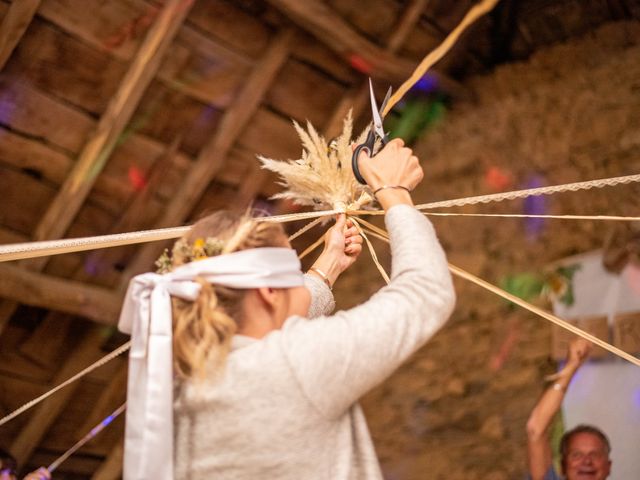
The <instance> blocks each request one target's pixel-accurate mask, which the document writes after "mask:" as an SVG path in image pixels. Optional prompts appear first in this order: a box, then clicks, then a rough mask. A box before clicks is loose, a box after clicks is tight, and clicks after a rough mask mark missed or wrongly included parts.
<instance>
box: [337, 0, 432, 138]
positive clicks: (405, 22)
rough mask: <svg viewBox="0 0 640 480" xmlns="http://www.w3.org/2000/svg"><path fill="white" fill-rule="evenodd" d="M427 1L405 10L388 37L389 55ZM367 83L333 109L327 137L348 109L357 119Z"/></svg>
mask: <svg viewBox="0 0 640 480" xmlns="http://www.w3.org/2000/svg"><path fill="white" fill-rule="evenodd" d="M428 2H429V0H414V1H413V2H411V4H410V5H409V6H408V7H407V8H406V9H405V11H404V12H403V14H402V17H401V18H400V21H399V22H398V25H397V26H396V28H394V29H393V33H392V34H391V36H390V37H389V42H388V45H387V48H386V50H387V51H388V52H389V53H395V52H397V51H398V50H399V49H400V47H401V46H402V44H403V43H404V42H405V40H406V39H407V36H408V35H409V33H411V30H413V27H415V25H416V23H417V22H418V20H419V19H420V15H421V13H422V12H423V10H424V8H425V6H426V5H427V3H428ZM368 91H369V82H363V83H362V84H361V85H360V86H359V87H356V88H353V89H351V90H350V91H349V92H348V93H347V94H346V95H345V96H344V97H343V98H342V100H341V101H340V103H339V104H338V105H337V107H336V108H335V109H334V111H333V113H332V115H331V118H330V119H329V121H328V122H327V125H326V126H325V132H326V135H327V136H328V137H335V136H336V135H338V134H339V133H340V131H341V129H342V121H343V119H344V117H346V115H347V112H348V111H349V109H352V111H353V116H354V118H357V117H358V116H359V114H360V112H361V111H362V109H363V108H364V107H365V106H366V105H368V104H369V102H368V95H367V94H368Z"/></svg>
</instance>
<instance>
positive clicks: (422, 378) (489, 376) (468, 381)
mask: <svg viewBox="0 0 640 480" xmlns="http://www.w3.org/2000/svg"><path fill="white" fill-rule="evenodd" d="M468 85H469V86H470V87H471V88H472V89H473V91H474V93H475V95H476V99H475V100H474V102H473V103H469V104H464V105H460V104H457V105H455V106H454V108H453V109H452V110H451V111H449V112H448V114H447V116H446V118H445V119H444V120H443V121H442V122H441V124H440V125H438V126H436V127H435V128H432V129H431V130H429V131H428V132H426V133H425V134H424V135H423V137H422V138H421V139H420V141H419V144H418V145H417V147H416V150H417V151H418V153H419V156H420V158H421V159H422V160H423V164H424V168H425V172H426V178H425V181H424V183H423V185H422V186H421V187H420V191H419V192H417V194H416V196H415V198H416V199H417V200H418V201H419V202H420V203H424V202H429V201H433V200H442V199H449V198H458V197H465V196H470V195H480V194H486V193H494V192H495V191H496V188H497V186H496V184H495V182H494V183H491V182H489V181H487V178H488V177H487V172H489V171H490V170H491V169H492V168H493V169H494V171H498V172H502V173H503V174H505V175H506V177H510V179H511V182H510V184H509V182H507V183H508V184H507V185H504V186H503V188H504V189H509V190H512V189H519V188H523V187H525V186H527V185H528V184H532V183H534V182H538V183H541V184H545V185H554V184H561V183H568V182H575V181H581V180H589V179H595V178H604V177H611V176H617V175H627V174H632V173H638V172H640V24H638V23H616V24H610V25H606V26H605V27H602V28H600V29H599V30H597V31H596V32H594V33H592V34H590V35H589V36H587V37H584V38H581V39H577V40H572V41H571V42H569V43H567V44H562V45H557V46H554V47H552V48H550V49H547V50H545V51H540V52H538V53H537V54H536V55H535V56H533V57H532V58H530V59H529V60H528V61H527V62H523V63H519V64H512V65H506V66H503V67H501V68H499V69H497V70H496V71H494V72H492V73H491V74H490V75H488V76H484V77H481V78H473V79H471V80H470V81H469V82H468ZM639 193H640V187H638V186H637V185H628V186H619V187H613V188H605V189H601V190H590V191H588V192H578V193H563V194H556V195H553V196H551V197H546V198H545V200H544V201H543V202H544V203H543V204H540V203H538V204H537V207H536V208H538V209H542V210H543V211H544V212H545V213H550V214H583V215H597V214H612V215H637V212H638V206H639V202H638V198H640V195H639ZM524 205H525V204H524V202H523V201H522V200H515V201H507V202H501V203H494V204H486V205H481V206H469V207H464V208H458V209H456V210H455V211H458V212H464V213H523V211H524ZM452 211H453V210H452ZM432 220H433V222H434V224H435V225H436V228H437V230H438V232H439V235H440V238H441V241H442V243H443V245H444V247H445V249H446V250H447V252H448V256H449V259H450V261H451V262H452V263H453V264H456V265H458V266H460V267H462V268H464V269H467V270H469V271H470V272H472V273H474V274H476V275H478V276H480V277H482V278H485V279H487V280H488V281H490V282H492V283H498V282H499V281H500V279H501V278H503V277H504V276H505V275H507V274H511V273H518V272H526V271H534V272H535V271H540V270H541V269H542V268H543V266H544V265H546V264H548V263H549V262H550V261H553V260H555V259H559V258H563V257H566V256H568V255H572V254H575V253H579V252H583V251H587V250H590V249H594V248H598V247H601V246H602V244H603V241H604V239H605V237H606V236H607V234H608V233H609V232H610V231H611V229H612V228H613V227H612V224H611V223H605V222H596V221H575V220H547V221H546V222H545V223H544V225H543V226H542V227H541V230H540V231H538V232H537V233H531V232H528V230H527V224H526V223H525V222H524V221H523V220H522V219H511V218H487V217H484V218H482V217H480V218H476V217H433V218H432ZM529 226H531V225H529ZM375 245H376V246H377V247H378V251H379V254H380V255H381V256H382V257H385V255H386V256H387V258H386V259H385V261H386V262H388V254H386V253H384V252H386V249H385V247H384V245H382V244H380V243H375ZM381 284H382V282H381V281H380V280H379V274H378V273H377V271H376V270H375V268H374V267H373V264H372V262H371V261H370V258H369V256H368V253H366V252H364V253H363V258H362V259H361V261H360V262H359V263H358V264H357V265H356V267H355V268H354V270H353V272H351V273H350V274H349V275H348V276H346V277H345V278H344V279H342V280H341V284H339V287H338V289H337V290H338V291H339V292H340V295H339V296H340V298H339V304H340V305H342V306H348V305H352V304H354V303H356V302H358V301H361V300H363V299H365V298H366V297H367V296H368V295H369V294H370V293H371V292H372V291H374V290H376V289H377V288H379V286H380V285H381ZM456 289H457V293H458V306H457V308H456V311H455V313H454V314H453V317H452V318H451V320H450V322H449V323H448V324H447V326H446V327H445V328H444V329H443V330H442V331H441V332H440V333H438V334H437V335H436V336H435V337H434V338H433V339H432V340H431V341H430V342H429V343H428V344H427V345H426V346H425V347H424V348H423V349H421V350H420V351H419V352H418V353H417V354H416V355H415V356H414V357H413V358H412V359H410V360H409V361H408V362H407V363H406V364H405V365H404V366H403V367H402V368H400V370H399V371H398V372H396V373H395V374H394V375H393V377H392V378H390V379H389V380H388V381H387V382H385V383H384V384H383V385H380V386H379V387H378V388H377V389H375V390H374V391H373V392H371V393H370V394H369V395H368V396H367V397H366V398H365V400H364V402H363V404H364V407H365V410H366V413H367V417H368V420H369V424H370V427H371V430H372V434H373V436H374V439H375V442H376V446H377V450H378V453H379V456H380V459H381V462H382V465H383V468H384V471H385V474H386V476H387V478H389V479H403V480H411V479H447V480H457V479H459V480H474V479H478V480H479V479H482V480H503V479H510V478H516V479H517V478H522V477H523V475H524V469H525V423H526V419H527V417H528V414H529V412H530V409H531V408H532V406H533V404H534V403H535V401H536V399H537V398H538V396H539V394H540V392H541V390H542V388H543V386H544V381H543V377H544V376H545V375H546V374H548V373H549V372H551V371H553V369H554V368H555V364H554V362H553V361H552V360H551V358H550V352H551V349H550V347H551V341H550V338H551V334H552V328H556V327H552V326H551V324H550V323H548V322H547V321H546V320H544V319H542V318H539V317H536V316H534V315H533V314H530V313H528V312H524V311H522V310H520V309H516V308H513V307H510V306H509V305H508V304H507V303H506V302H504V301H502V300H501V299H499V298H498V297H496V296H495V295H494V294H491V293H489V292H486V291H484V290H482V289H480V288H479V287H476V286H474V285H471V284H468V283H466V282H464V281H459V280H456ZM613 443H614V444H615V439H613Z"/></svg>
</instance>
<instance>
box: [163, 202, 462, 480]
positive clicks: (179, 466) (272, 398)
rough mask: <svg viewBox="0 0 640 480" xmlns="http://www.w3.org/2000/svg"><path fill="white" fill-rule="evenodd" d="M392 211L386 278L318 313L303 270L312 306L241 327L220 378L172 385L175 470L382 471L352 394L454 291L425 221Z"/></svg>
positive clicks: (441, 315)
mask: <svg viewBox="0 0 640 480" xmlns="http://www.w3.org/2000/svg"><path fill="white" fill-rule="evenodd" d="M385 221H386V225H387V229H388V232H389V235H390V239H391V249H392V272H391V283H390V284H389V285H388V286H386V287H385V288H383V289H381V290H380V291H379V292H378V293H376V294H375V295H373V296H372V297H371V298H370V299H369V300H368V301H367V302H365V303H363V304H362V305H359V306H357V307H355V308H352V309H350V310H347V311H339V312H337V313H335V314H334V315H332V316H322V315H328V314H329V313H330V312H329V309H332V308H333V306H334V303H333V297H332V295H331V292H330V290H329V289H328V288H327V287H326V286H325V285H324V284H323V283H322V282H321V281H318V280H317V279H315V277H311V276H308V277H307V283H308V287H309V288H310V290H311V292H312V305H311V311H310V315H309V316H310V317H312V318H313V317H316V318H313V320H309V319H307V318H301V317H291V318H289V319H287V321H286V322H285V324H284V326H283V328H282V329H281V330H277V331H274V332H271V333H270V334H268V335H267V336H266V337H264V338H262V339H260V340H256V339H253V338H249V337H245V336H241V335H236V336H235V337H234V339H233V344H232V351H231V353H230V355H229V358H228V362H227V365H226V367H225V371H224V373H223V374H222V375H221V377H220V378H218V379H217V380H215V381H213V380H212V381H211V382H209V383H206V384H205V385H200V386H197V385H196V384H192V383H185V384H183V385H182V386H181V387H179V388H178V389H177V391H176V398H175V403H174V415H175V418H174V422H175V435H176V439H175V449H176V451H175V465H176V467H175V477H176V479H205V478H206V479H287V480H288V479H291V480H293V479H295V480H301V479H304V480H306V479H326V480H341V479H380V478H382V474H381V472H380V467H379V464H378V459H377V457H376V454H375V450H374V447H373V443H372V441H371V437H370V434H369V430H368V428H367V424H366V421H365V418H364V415H363V413H362V410H361V409H360V407H359V406H358V404H357V401H358V399H359V398H360V397H361V396H362V395H364V394H365V393H366V392H367V391H369V390H370V389H371V388H373V387H374V386H375V385H377V384H378V383H380V382H381V381H383V380H384V379H385V378H387V377H388V376H389V375H390V374H391V373H392V372H393V371H394V370H395V369H396V368H397V367H398V366H399V365H400V364H401V363H402V362H403V361H405V360H406V359H407V357H409V356H410V355H411V354H412V353H414V352H415V351H416V350H417V349H418V348H420V347H421V346H422V345H423V344H424V343H425V342H426V341H427V340H428V339H429V338H430V337H431V336H432V335H433V334H434V333H435V332H436V331H437V330H438V329H439V328H440V327H441V326H442V325H443V324H444V322H445V321H446V320H447V318H448V317H449V315H450V313H451V311H452V309H453V306H454V302H455V294H454V291H453V287H452V283H451V277H450V275H449V272H448V270H447V263H446V259H445V256H444V253H443V251H442V249H441V247H440V245H439V243H438V240H437V238H436V236H435V233H434V231H433V228H432V226H431V224H430V223H429V221H428V220H426V219H425V217H424V216H423V215H421V214H420V213H419V212H418V211H416V210H415V209H413V208H411V207H409V206H406V205H398V206H395V207H393V208H391V209H390V210H389V211H388V212H387V214H386V218H385ZM318 315H319V316H318ZM158 461H162V459H158Z"/></svg>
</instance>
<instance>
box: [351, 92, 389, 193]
mask: <svg viewBox="0 0 640 480" xmlns="http://www.w3.org/2000/svg"><path fill="white" fill-rule="evenodd" d="M369 94H370V96H371V112H372V114H373V125H372V126H371V128H370V129H369V133H368V134H367V139H366V140H365V141H364V143H361V144H360V145H358V146H357V147H356V149H355V150H354V151H353V155H352V156H351V167H352V168H353V175H354V176H355V177H356V180H358V182H360V183H361V184H363V185H366V184H367V182H366V180H365V179H364V178H363V177H362V175H361V174H360V169H359V168H358V156H359V155H360V152H362V151H363V150H364V151H366V152H367V155H369V157H373V147H374V145H375V143H376V140H377V139H380V142H381V143H382V145H383V146H384V145H386V144H387V142H388V141H389V137H387V134H386V133H384V127H383V126H382V120H383V119H384V115H383V114H382V112H383V111H384V108H385V107H386V106H387V102H388V101H389V98H390V97H391V87H389V90H387V94H386V96H385V97H384V101H383V102H382V106H381V107H380V110H378V104H377V103H376V97H375V95H374V94H373V84H372V83H371V79H369Z"/></svg>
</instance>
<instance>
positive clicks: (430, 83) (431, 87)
mask: <svg viewBox="0 0 640 480" xmlns="http://www.w3.org/2000/svg"><path fill="white" fill-rule="evenodd" d="M411 90H413V91H416V92H422V93H431V92H435V91H436V90H438V78H437V77H436V76H435V75H432V74H431V73H427V74H425V75H424V76H423V77H422V78H421V79H420V80H418V81H417V82H416V83H415V85H414V86H413V87H411Z"/></svg>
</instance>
